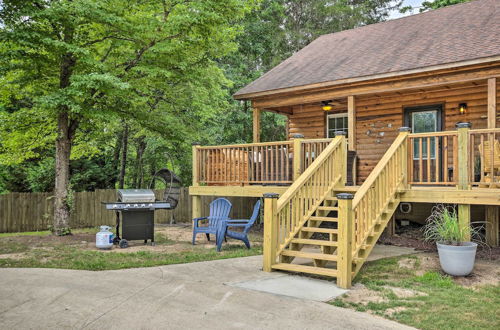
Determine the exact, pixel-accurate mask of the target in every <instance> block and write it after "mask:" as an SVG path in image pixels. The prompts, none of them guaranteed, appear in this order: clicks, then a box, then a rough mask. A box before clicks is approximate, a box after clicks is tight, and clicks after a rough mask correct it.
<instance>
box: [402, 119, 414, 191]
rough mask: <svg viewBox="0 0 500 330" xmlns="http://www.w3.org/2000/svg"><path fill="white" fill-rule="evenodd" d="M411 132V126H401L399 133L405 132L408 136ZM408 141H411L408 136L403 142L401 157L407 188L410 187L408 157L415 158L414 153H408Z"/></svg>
mask: <svg viewBox="0 0 500 330" xmlns="http://www.w3.org/2000/svg"><path fill="white" fill-rule="evenodd" d="M410 132H411V128H410V127H400V128H399V134H405V135H406V136H408V134H410ZM408 143H409V139H408V138H406V141H405V143H403V145H402V148H403V157H402V159H401V170H402V171H403V173H402V174H403V187H404V188H405V189H408V176H409V174H408V172H409V168H408V158H409V159H413V156H412V155H408Z"/></svg>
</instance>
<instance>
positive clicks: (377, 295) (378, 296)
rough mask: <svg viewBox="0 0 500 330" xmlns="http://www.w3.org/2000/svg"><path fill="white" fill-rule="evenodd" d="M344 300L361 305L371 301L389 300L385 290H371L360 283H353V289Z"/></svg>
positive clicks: (381, 301)
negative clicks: (384, 292)
mask: <svg viewBox="0 0 500 330" xmlns="http://www.w3.org/2000/svg"><path fill="white" fill-rule="evenodd" d="M342 300H343V301H344V302H346V303H351V304H361V305H367V304H368V303H370V302H373V303H383V302H388V301H389V300H388V299H387V298H386V297H384V295H383V292H381V291H373V290H370V289H368V288H367V287H365V286H364V285H363V284H360V283H357V284H355V285H353V287H352V288H351V291H349V292H348V293H347V294H346V295H345V296H344V297H343V299H342Z"/></svg>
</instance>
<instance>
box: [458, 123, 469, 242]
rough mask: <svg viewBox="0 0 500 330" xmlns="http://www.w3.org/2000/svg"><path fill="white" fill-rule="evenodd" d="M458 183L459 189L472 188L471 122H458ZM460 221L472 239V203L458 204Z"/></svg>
mask: <svg viewBox="0 0 500 330" xmlns="http://www.w3.org/2000/svg"><path fill="white" fill-rule="evenodd" d="M456 127H457V131H458V164H457V165H458V185H457V188H458V189H459V190H470V189H471V186H470V183H469V169H470V166H472V164H469V130H470V128H471V123H458V124H457V125H456ZM458 222H459V224H460V228H462V230H464V231H466V237H465V239H466V240H467V241H470V205H469V204H459V205H458Z"/></svg>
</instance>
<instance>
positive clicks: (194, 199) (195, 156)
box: [191, 142, 201, 225]
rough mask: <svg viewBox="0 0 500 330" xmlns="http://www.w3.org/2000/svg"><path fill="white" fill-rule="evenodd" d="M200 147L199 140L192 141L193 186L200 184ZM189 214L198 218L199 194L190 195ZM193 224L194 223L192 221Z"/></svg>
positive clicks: (199, 214)
mask: <svg viewBox="0 0 500 330" xmlns="http://www.w3.org/2000/svg"><path fill="white" fill-rule="evenodd" d="M199 147H200V143H199V142H193V143H192V152H193V160H192V161H193V173H192V175H193V183H192V185H193V186H199V185H200V176H199V173H198V169H199V166H198V165H199V164H198V161H199V160H198V148H199ZM191 202H192V203H191V212H192V214H191V216H192V217H193V219H194V218H199V217H201V196H197V195H193V196H192V197H191ZM193 225H194V223H193Z"/></svg>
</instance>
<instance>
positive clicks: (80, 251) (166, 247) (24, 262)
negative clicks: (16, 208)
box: [0, 226, 262, 270]
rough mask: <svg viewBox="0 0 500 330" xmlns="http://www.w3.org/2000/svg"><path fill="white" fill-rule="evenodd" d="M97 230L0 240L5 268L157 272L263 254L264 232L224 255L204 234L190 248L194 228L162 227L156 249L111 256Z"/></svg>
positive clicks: (135, 247) (134, 245)
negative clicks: (166, 267)
mask: <svg viewBox="0 0 500 330" xmlns="http://www.w3.org/2000/svg"><path fill="white" fill-rule="evenodd" d="M97 231H98V229H96V228H89V229H77V230H74V231H73V235H70V236H64V237H55V236H53V235H51V234H50V233H49V232H31V233H13V234H1V235H0V267H36V268H65V269H81V270H111V269H123V268H134V267H151V266H160V265H170V264H179V263H189V262H197V261H206V260H216V259H226V258H237V257H246V256H253V255H258V254H261V253H262V247H261V242H262V239H261V237H260V235H259V233H253V234H251V236H250V240H251V242H252V248H251V249H249V250H248V249H247V248H245V246H244V245H243V243H241V242H239V241H229V244H224V245H223V249H222V251H221V252H216V251H215V245H214V242H213V240H212V242H210V243H208V242H207V241H206V238H205V235H201V234H200V235H199V237H198V240H197V245H195V246H193V245H191V244H190V238H191V227H190V226H164V227H157V230H156V233H155V243H156V245H155V246H149V245H143V244H142V242H131V246H130V247H129V248H127V249H120V248H116V247H114V248H113V250H111V251H105V250H98V249H96V248H95V233H96V232H97Z"/></svg>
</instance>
